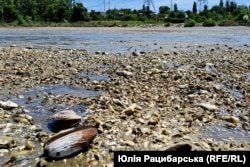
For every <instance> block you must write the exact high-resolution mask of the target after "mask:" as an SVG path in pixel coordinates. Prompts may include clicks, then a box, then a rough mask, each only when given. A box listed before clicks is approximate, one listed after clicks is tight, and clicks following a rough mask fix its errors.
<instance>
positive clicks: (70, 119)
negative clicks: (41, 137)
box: [48, 110, 81, 132]
mask: <svg viewBox="0 0 250 167" xmlns="http://www.w3.org/2000/svg"><path fill="white" fill-rule="evenodd" d="M50 118H51V119H52V121H51V122H50V123H49V125H48V127H49V129H50V130H52V131H53V132H58V131H60V130H64V129H68V128H72V127H75V126H77V125H78V124H79V123H80V122H81V116H80V115H78V114H76V113H75V112H74V111H73V110H63V111H59V112H58V113H56V114H54V115H53V116H51V117H50Z"/></svg>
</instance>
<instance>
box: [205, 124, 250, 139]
mask: <svg viewBox="0 0 250 167" xmlns="http://www.w3.org/2000/svg"><path fill="white" fill-rule="evenodd" d="M241 129H242V128H234V129H230V128H226V127H225V126H222V125H216V126H208V127H206V128H204V129H202V130H201V131H202V132H204V133H205V134H206V135H207V136H208V137H210V138H212V139H214V140H217V141H227V140H229V139H231V138H232V139H234V140H235V141H238V142H245V141H250V131H246V132H242V131H241Z"/></svg>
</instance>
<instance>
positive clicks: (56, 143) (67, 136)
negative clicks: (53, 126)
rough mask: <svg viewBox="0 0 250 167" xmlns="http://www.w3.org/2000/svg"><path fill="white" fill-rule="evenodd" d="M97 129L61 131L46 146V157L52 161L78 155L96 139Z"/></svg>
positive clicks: (87, 127)
mask: <svg viewBox="0 0 250 167" xmlns="http://www.w3.org/2000/svg"><path fill="white" fill-rule="evenodd" d="M96 134H97V129H96V128H95V127H91V126H86V127H77V128H71V129H67V130H63V131H60V132H59V133H57V134H55V135H54V136H52V137H51V138H50V139H49V140H48V141H47V142H46V143H45V145H44V155H45V156H47V158H50V159H62V158H68V157H72V156H75V155H77V154H78V153H80V152H82V151H83V150H84V149H88V146H89V145H90V143H91V142H92V140H93V139H94V138H95V136H96Z"/></svg>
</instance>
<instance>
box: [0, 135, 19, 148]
mask: <svg viewBox="0 0 250 167" xmlns="http://www.w3.org/2000/svg"><path fill="white" fill-rule="evenodd" d="M14 146H16V141H15V140H14V139H13V137H10V136H0V149H9V148H12V147H14Z"/></svg>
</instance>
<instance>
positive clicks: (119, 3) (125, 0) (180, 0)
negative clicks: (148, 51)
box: [76, 0, 250, 12]
mask: <svg viewBox="0 0 250 167" xmlns="http://www.w3.org/2000/svg"><path fill="white" fill-rule="evenodd" d="M144 1H145V0H76V2H82V3H83V5H84V6H85V7H86V8H87V9H88V11H91V10H95V11H104V2H105V9H106V10H107V9H109V8H110V9H114V8H116V9H121V8H131V9H141V8H142V5H143V4H144ZM151 1H152V2H154V6H155V9H156V12H158V9H159V7H160V6H169V7H170V4H171V0H151ZM194 1H196V2H197V3H198V0H172V3H173V4H174V3H176V4H177V6H178V9H179V10H184V11H186V10H192V7H193V3H194ZM204 1H206V0H204ZM229 1H230V2H231V1H233V0H229ZM234 1H235V2H236V3H237V4H238V5H247V6H249V5H250V0H234ZM207 2H208V7H209V8H211V7H212V6H214V5H218V4H219V2H220V0H207ZM223 2H224V3H225V2H226V0H223ZM198 7H199V6H198ZM151 9H153V8H152V6H151Z"/></svg>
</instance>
